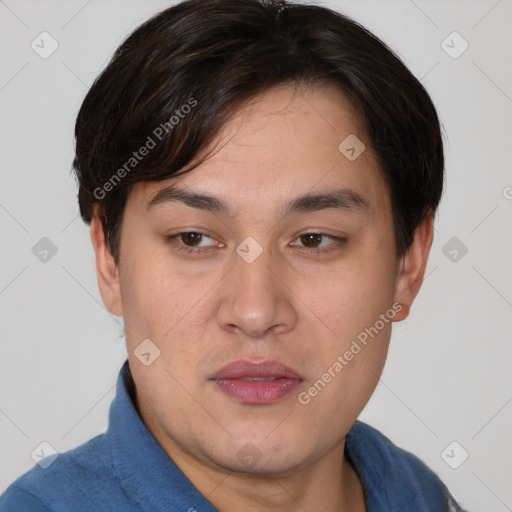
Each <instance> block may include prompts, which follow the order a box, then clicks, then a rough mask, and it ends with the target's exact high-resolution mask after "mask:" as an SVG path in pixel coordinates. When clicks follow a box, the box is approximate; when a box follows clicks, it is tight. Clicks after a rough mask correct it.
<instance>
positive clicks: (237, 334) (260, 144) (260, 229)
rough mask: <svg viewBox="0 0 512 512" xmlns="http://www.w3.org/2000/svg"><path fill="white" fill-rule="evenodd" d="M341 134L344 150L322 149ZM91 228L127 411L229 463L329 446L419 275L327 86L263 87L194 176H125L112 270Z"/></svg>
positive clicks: (175, 444)
mask: <svg viewBox="0 0 512 512" xmlns="http://www.w3.org/2000/svg"><path fill="white" fill-rule="evenodd" d="M198 108H200V105H199V106H198ZM351 134H354V135H356V136H357V137H358V139H360V140H361V141H362V142H363V143H364V144H365V145H366V149H365V150H364V151H363V152H362V153H361V154H360V155H359V156H358V157H357V158H356V159H355V160H354V158H353V156H354V154H356V155H357V152H358V147H356V149H355V151H354V152H352V151H351V150H350V147H349V148H348V151H347V149H345V151H344V152H342V151H341V150H340V149H339V148H338V146H339V145H340V143H341V142H342V141H344V140H345V139H346V137H347V136H349V135H351ZM349 140H350V139H349ZM212 147H213V146H212ZM210 149H211V148H210ZM342 149H343V147H342ZM353 153H354V154H353ZM347 155H348V156H350V157H351V158H350V159H349V158H347ZM169 186H171V187H172V189H168V188H167V187H169ZM97 226H98V224H97V225H96V227H95V228H94V229H97ZM427 235H428V233H427ZM94 236H95V235H93V241H94V240H95V238H94ZM99 239H100V237H97V238H96V243H95V248H96V252H97V257H98V259H97V262H98V272H99V283H100V291H101V293H102V297H103V299H104V302H105V303H106V305H107V307H108V308H109V309H110V311H111V312H113V313H115V314H117V315H122V316H123V317H124V322H125V327H126V337H127V345H128V356H129V363H130V368H131V371H132V374H133V377H134V380H135V383H136V389H137V407H138V409H139V412H140V414H141V416H142V417H143V419H144V421H145V422H146V424H147V425H148V426H149V428H150V430H151V431H152V432H153V434H154V435H155V437H156V438H157V440H158V441H159V442H160V444H161V445H162V446H163V447H164V449H166V450H167V451H168V453H175V452H178V451H179V452H181V453H183V454H186V456H187V457H189V458H191V459H194V460H196V461H199V462H200V463H203V464H205V465H208V466H210V467H213V468H223V469H226V470H229V471H237V472H249V473H260V472H261V473H273V474H291V473H293V472H294V471H296V470H298V469H300V468H301V467H306V466H307V465H309V464H312V463H314V462H315V461H316V460H318V459H320V458H321V457H323V456H326V454H329V453H332V452H333V451H336V450H340V449H341V450H342V449H343V440H344V437H345V435H346V433H347V432H348V431H349V430H350V428H351V426H352V424H353V423H354V421H355V420H356V418H357V416H358V415H359V413H360V412H361V410H362V408H363V407H364V406H365V404H366V403H367V401H368V400H369V398H370V396H371V394H372V392H373V390H374V388H375V386H376V384H377V381H378V377H379V376H380V373H381V370H382V368H383V365H384V361H385V358H386V353H387V350H388V344H389V339H390V334H391V324H392V321H396V320H397V319H401V318H403V317H404V314H406V313H405V311H407V308H408V304H409V303H410V302H411V301H412V295H411V291H410V290H411V289H412V288H413V286H412V285H411V279H412V277H411V275H410V273H411V269H412V270H414V269H416V268H418V272H417V273H419V274H422V270H424V265H423V263H424V262H423V260H421V258H416V259H414V258H413V257H411V261H410V262H409V264H407V262H406V260H401V261H397V259H396V255H395V241H394V235H393V219H392V214H391V204H390V199H389V191H388V189H387V187H386V185H385V183H384V180H383V178H382V176H381V173H380V172H379V170H378V169H377V166H376V163H375V160H374V158H373V155H372V152H371V148H370V143H369V141H368V140H367V138H366V135H365V132H364V130H363V127H362V125H361V124H360V122H359V120H358V118H357V116H356V114H355V112H354V110H353V108H352V107H351V105H350V103H349V102H348V101H347V99H346V98H345V97H344V96H343V95H342V94H341V93H340V92H338V91H337V90H336V89H333V88H329V87H323V88H310V89H307V90H302V91H300V92H295V93H294V89H293V88H291V87H289V86H283V87H279V88H274V89H272V90H270V91H268V92H266V93H265V94H263V95H261V96H260V97H259V98H257V100H254V101H253V102H251V104H249V105H247V106H246V107H244V108H243V109H241V110H239V111H238V112H237V114H236V115H235V116H234V117H233V118H232V119H231V121H230V122H229V123H228V124H226V125H225V127H224V128H223V130H222V132H221V133H220V134H219V136H218V137H217V139H216V142H215V149H214V152H213V156H211V157H210V158H209V159H207V160H206V161H205V162H204V163H202V164H201V165H199V166H198V167H197V168H196V169H194V170H193V171H191V172H189V173H186V174H184V175H182V176H180V177H178V178H172V179H169V180H167V181H164V182H156V183H139V184H138V185H136V186H135V187H134V188H133V189H132V191H131V193H130V195H129V198H128V201H127V205H126V210H125V214H124V219H123V225H122V233H121V247H120V268H119V272H117V271H116V272H112V273H111V274H110V276H109V275H108V270H106V269H107V267H108V265H107V263H105V262H106V261H107V259H108V255H107V257H106V259H102V257H101V254H100V255H98V254H99V253H101V243H100V242H98V240H99ZM424 239H425V240H427V241H426V242H425V241H423V242H422V245H421V247H422V249H421V250H420V251H417V252H418V254H419V253H421V254H422V255H425V253H428V248H426V249H425V247H426V246H428V245H429V244H428V236H426V237H424ZM419 260H421V261H420V263H418V264H416V263H415V262H416V261H419ZM422 266H423V269H422V268H421V267H422ZM416 277H417V276H416ZM406 290H407V291H406ZM397 302H401V304H402V305H401V306H399V305H397ZM148 339H149V340H151V342H147V341H146V342H144V343H145V344H146V345H142V347H143V348H144V350H143V352H144V353H145V354H147V353H149V354H150V355H149V356H148V355H145V356H144V357H143V358H142V359H143V360H145V362H146V363H148V362H149V361H152V362H151V364H147V365H145V364H143V362H141V360H139V358H138V357H137V355H136V354H139V356H140V352H141V350H142V349H140V348H138V347H139V346H140V344H141V342H142V341H143V340H148ZM158 351H159V355H158ZM156 356H158V357H156ZM153 359H154V360H153ZM340 447H341V448H340Z"/></svg>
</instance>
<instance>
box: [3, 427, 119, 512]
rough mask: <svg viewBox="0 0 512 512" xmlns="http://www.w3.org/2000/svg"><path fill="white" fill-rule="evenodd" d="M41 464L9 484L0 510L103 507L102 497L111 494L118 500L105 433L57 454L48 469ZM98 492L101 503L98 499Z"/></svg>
mask: <svg viewBox="0 0 512 512" xmlns="http://www.w3.org/2000/svg"><path fill="white" fill-rule="evenodd" d="M43 460H44V459H43ZM42 466H44V464H43V465H42ZM42 466H39V465H35V466H34V467H33V468H32V469H31V470H30V471H28V472H27V473H25V474H24V475H22V476H21V477H19V478H18V479H17V480H16V481H15V482H13V483H12V484H11V485H10V486H9V487H8V488H7V490H6V491H5V493H4V494H3V495H2V496H1V497H0V512H16V511H22V510H27V511H28V510H30V511H31V512H47V511H50V510H51V511H52V512H64V511H70V510H73V511H74V512H78V511H82V510H84V511H90V510H101V508H102V506H101V505H104V500H103V498H105V497H106V498H108V497H109V495H110V496H112V497H113V498H115V500H114V501H118V497H117V496H114V495H115V494H118V492H116V490H117V489H119V485H118V483H117V477H116V475H115V472H114V468H113V464H112V457H111V454H110V448H109V445H108V443H107V442H106V440H105V436H104V435H100V436H97V437H95V438H94V439H91V440H90V441H88V442H87V443H85V444H83V445H81V446H79V447H77V448H75V449H73V450H70V451H67V452H64V453H60V454H58V457H57V458H56V459H55V460H54V461H53V462H52V463H51V464H50V465H49V466H48V467H46V469H43V467H42ZM97 496H102V503H97V502H96V500H97V498H96V497H97Z"/></svg>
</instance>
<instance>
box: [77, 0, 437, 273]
mask: <svg viewBox="0 0 512 512" xmlns="http://www.w3.org/2000/svg"><path fill="white" fill-rule="evenodd" d="M325 83H329V84H334V85H336V86H337V87H338V88H339V89H340V90H342V91H343V92H344V93H345V94H346V95H347V97H348V98H349V100H350V101H351V102H352V104H353V105H354V107H355V109H356V111H357V112H358V114H359V115H360V116H361V119H362V121H363V123H364V126H365V128H366V136H367V137H369V144H368V145H369V146H370V147H371V150H372V151H373V154H374V156H375V158H376V160H377V163H378V165H379V168H380V170H381V172H382V173H383V176H384V178H385V181H386V183H387V185H388V187H389V191H390V198H391V204H392V210H393V219H394V232H395V243H396V252H397V256H401V255H402V254H403V253H404V251H405V250H406V249H407V248H408V247H409V245H410V244H411V242H412V239H413V235H414V230H415V228H416V227H417V225H418V224H419V222H421V220H422V219H424V218H425V216H426V215H427V214H429V213H430V212H432V213H435V211H436V209H437V206H438V203H439V201H440V198H441V193H442V188H443V167H444V162H443V144H442V138H441V130H440V124H439V120H438V117H437V114H436V111H435V108H434V105H433V104H432V101H431V99H430V97H429V95H428V93H427V92H426V91H425V89H424V88H423V86H422V85H421V84H420V82H419V81H418V80H417V79H416V78H415V77H414V76H413V75H412V73H411V72H410V71H409V70H408V69H407V67H406V66H405V65H404V64H403V63H402V62H401V61H400V59H399V58H398V57H397V56H396V55H395V54H394V53H393V52H392V51H391V50H390V49H389V48H388V47H387V46H386V45H385V44H384V43H383V42H381V41H380V40H379V39H378V38H376V37H375V36H374V35H373V34H371V33H370V32H369V31H367V30H366V29H365V28H364V27H362V26H361V25H359V24H358V23H356V22H355V21H353V20H351V19H349V18H347V17H345V16H343V15H342V14H339V13H337V12H335V11H333V10H330V9H328V8H325V7H320V6H316V5H306V4H294V3H290V2H288V1H287V0H187V1H184V2H181V3H178V4H176V5H174V6H172V7H170V8H168V9H166V10H164V11H162V12H161V13H159V14H157V15H155V16H154V17H153V18H151V19H149V20H148V21H146V22H145V23H144V24H142V25H141V26H140V27H139V28H137V29H136V30H135V31H134V32H133V33H132V34H131V35H130V36H129V37H128V38H127V39H126V40H125V41H124V42H123V43H122V44H121V46H120V47H119V48H118V49H117V51H116V52H115V54H114V56H113V57H112V60H111V61H110V63H109V64H108V66H107V67H106V68H105V70H104V71H103V72H102V73H101V74H100V75H99V77H98V78H97V79H96V81H95V82H94V84H93V85H92V87H91V89H90V91H89V92H88V94H87V96H86V97H85V99H84V102H83V104H82V107H81V109H80V112H79V114H78V118H77V121H76V127H75V137H76V156H75V159H74V162H73V168H74V170H75V172H76V175H77V178H78V182H79V192H78V200H79V204H80V213H81V215H82V218H83V220H84V221H85V222H86V223H89V222H90V221H91V219H92V217H93V215H94V214H97V215H98V216H99V217H100V219H101V222H102V225H103V228H104V230H105V234H106V239H107V244H108V246H109V249H110V251H111V253H112V254H113V256H114V258H115V260H116V263H119V241H120V240H119V239H120V230H121V229H120V228H121V225H122V219H123V212H124V208H125V205H126V200H127V197H128V193H129V191H130V189H131V187H132V186H133V185H134V184H135V183H137V182H141V181H158V180H164V179H168V178H171V177H173V176H177V175H178V174H182V173H184V172H187V171H189V170H191V169H193V168H195V167H196V166H197V165H199V163H201V161H203V160H204V159H202V160H200V161H198V162H197V163H195V164H194V165H193V166H190V165H189V164H190V162H191V161H192V159H193V158H194V157H196V156H197V155H198V153H199V152H200V151H201V150H202V149H204V148H206V147H207V146H208V144H209V143H210V142H212V141H213V140H214V137H215V135H216V134H217V133H218V132H219V130H220V128H222V126H223V125H224V124H225V123H226V122H227V121H228V119H229V118H230V116H232V114H233V113H235V112H236V111H237V108H239V107H240V106H241V105H242V104H243V103H244V102H246V101H248V100H250V99H251V98H254V97H256V96H257V95H258V94H259V93H262V92H264V91H266V90H268V89H269V88H271V87H273V86H276V85H283V84H294V85H299V84H319V85H321V84H325ZM340 142H341V141H340ZM365 142H367V141H365ZM143 147H146V151H143V150H142V148H143ZM148 148H149V149H150V150H149V151H148V150H147V149H148ZM139 149H140V150H141V154H140V155H139V153H138V151H139ZM134 152H135V153H136V155H137V156H135V154H134ZM142 153H144V156H141V155H142ZM187 165H189V167H188V168H186V166H187ZM96 208H97V211H96V212H95V209H96Z"/></svg>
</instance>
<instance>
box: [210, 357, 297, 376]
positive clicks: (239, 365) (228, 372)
mask: <svg viewBox="0 0 512 512" xmlns="http://www.w3.org/2000/svg"><path fill="white" fill-rule="evenodd" d="M251 377H275V378H287V379H298V380H303V379H302V377H301V376H300V375H299V374H298V373H297V372H296V371H294V370H292V369H291V368H290V367H289V366H286V365H285V364H282V363H280V362H279V361H262V362H259V363H256V362H254V361H248V360H247V359H239V360H238V361H233V362H231V363H228V364H226V365H225V366H223V367H222V368H221V369H220V370H219V371H218V372H216V373H215V374H214V375H213V376H212V377H211V378H210V380H221V379H247V378H251Z"/></svg>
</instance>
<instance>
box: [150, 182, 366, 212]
mask: <svg viewBox="0 0 512 512" xmlns="http://www.w3.org/2000/svg"><path fill="white" fill-rule="evenodd" d="M173 202H179V203H183V204H185V205H187V206H190V207H192V208H198V209H200V210H206V211H210V212H213V213H219V214H224V215H226V216H232V210H231V208H230V207H229V206H228V205H227V204H226V203H225V202H224V201H222V200H221V199H218V198H216V197H213V196H210V195H208V194H200V193H195V192H187V191H186V190H182V189H179V188H176V187H175V186H174V185H170V186H168V187H165V188H162V189H161V190H159V191H158V192H157V193H156V194H155V195H154V196H153V198H152V199H151V201H150V202H149V203H148V204H147V206H146V210H150V209H152V208H153V207H155V206H157V205H159V204H165V203H173ZM328 209H338V210H346V211H359V212H361V213H365V212H368V211H369V209H370V203H369V202H368V200H367V199H365V198H364V197H363V196H362V195H361V194H359V193H358V192H355V191H354V190H350V189H346V188H343V189H336V190H332V191H329V192H324V193H307V194H303V195H300V196H298V197H295V198H293V199H291V200H289V201H288V202H287V203H286V204H285V207H284V211H283V215H289V214H291V213H299V212H314V211H319V210H328Z"/></svg>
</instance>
